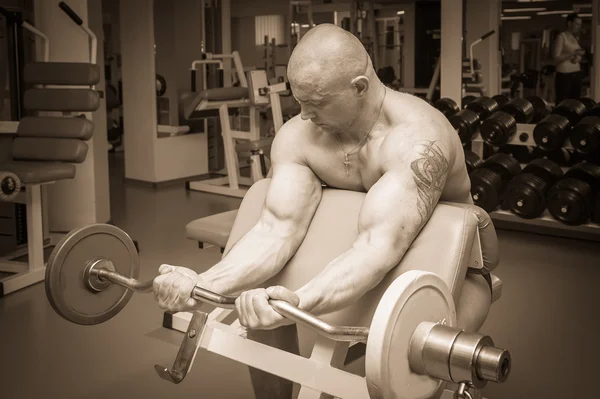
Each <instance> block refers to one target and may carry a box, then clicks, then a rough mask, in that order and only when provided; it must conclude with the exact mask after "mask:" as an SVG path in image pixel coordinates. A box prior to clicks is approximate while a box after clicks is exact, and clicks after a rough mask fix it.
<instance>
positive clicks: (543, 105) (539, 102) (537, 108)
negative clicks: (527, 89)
mask: <svg viewBox="0 0 600 399" xmlns="http://www.w3.org/2000/svg"><path fill="white" fill-rule="evenodd" d="M525 99H526V100H527V101H529V102H530V103H531V105H533V118H532V119H531V122H530V123H533V124H535V123H538V122H539V121H541V120H542V119H544V118H545V117H547V116H548V115H550V113H551V112H552V107H551V106H550V104H549V103H548V102H547V101H546V100H544V99H543V98H542V97H539V96H530V97H526V98H525Z"/></svg>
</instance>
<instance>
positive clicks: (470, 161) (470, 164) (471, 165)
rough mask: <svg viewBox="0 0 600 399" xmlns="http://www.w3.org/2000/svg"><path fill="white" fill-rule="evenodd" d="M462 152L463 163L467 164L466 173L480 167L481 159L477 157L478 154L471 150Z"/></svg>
mask: <svg viewBox="0 0 600 399" xmlns="http://www.w3.org/2000/svg"><path fill="white" fill-rule="evenodd" d="M464 152H465V164H466V165H467V173H469V174H470V173H471V172H472V171H474V170H475V169H477V168H478V167H480V166H481V165H482V164H483V161H482V160H481V158H479V155H477V154H475V153H474V152H473V151H470V150H464Z"/></svg>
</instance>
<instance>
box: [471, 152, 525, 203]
mask: <svg viewBox="0 0 600 399" xmlns="http://www.w3.org/2000/svg"><path fill="white" fill-rule="evenodd" d="M519 173H521V165H520V164H519V162H518V161H517V160H516V159H514V158H513V157H511V156H510V155H508V154H502V153H496V154H494V155H492V156H490V157H489V158H487V159H486V160H485V161H483V164H482V165H481V166H480V167H479V168H477V169H475V170H474V171H473V172H471V174H470V175H469V177H470V179H471V195H472V196H473V201H474V202H475V205H477V206H479V207H481V208H483V209H484V210H485V211H486V212H492V211H494V210H495V209H496V208H498V206H499V205H500V204H501V203H502V200H503V194H504V192H505V190H506V187H507V185H508V183H509V182H510V181H511V180H512V179H513V178H514V177H515V176H516V175H518V174H519Z"/></svg>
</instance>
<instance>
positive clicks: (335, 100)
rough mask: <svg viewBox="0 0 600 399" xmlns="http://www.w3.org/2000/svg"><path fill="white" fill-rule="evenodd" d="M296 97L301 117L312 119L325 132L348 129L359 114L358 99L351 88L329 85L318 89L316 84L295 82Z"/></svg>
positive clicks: (293, 88)
mask: <svg viewBox="0 0 600 399" xmlns="http://www.w3.org/2000/svg"><path fill="white" fill-rule="evenodd" d="M290 86H291V88H292V93H293V95H294V98H295V99H296V101H298V103H299V104H300V109H301V117H302V119H304V120H310V121H311V122H312V123H314V124H315V125H317V126H319V127H320V128H321V129H322V130H323V131H325V132H331V133H334V132H340V131H343V130H344V129H346V128H347V127H348V126H349V125H350V124H351V122H352V121H353V120H354V118H355V117H356V115H357V111H358V109H357V106H356V103H357V102H356V100H355V99H354V97H353V95H352V93H351V92H350V90H344V89H343V88H339V87H329V88H327V89H328V90H318V87H317V85H316V84H312V83H311V84H302V83H301V84H293V83H292V82H290Z"/></svg>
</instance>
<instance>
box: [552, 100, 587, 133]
mask: <svg viewBox="0 0 600 399" xmlns="http://www.w3.org/2000/svg"><path fill="white" fill-rule="evenodd" d="M586 112H587V108H586V106H585V104H584V103H582V102H581V101H579V100H575V99H573V98H568V99H566V100H563V101H561V102H560V104H558V105H557V106H556V107H555V108H554V109H553V110H552V113H553V114H556V115H562V116H564V117H566V118H567V119H568V120H569V122H570V123H571V126H573V125H576V124H577V123H579V121H580V120H581V118H583V115H584V114H585V113H586Z"/></svg>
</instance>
